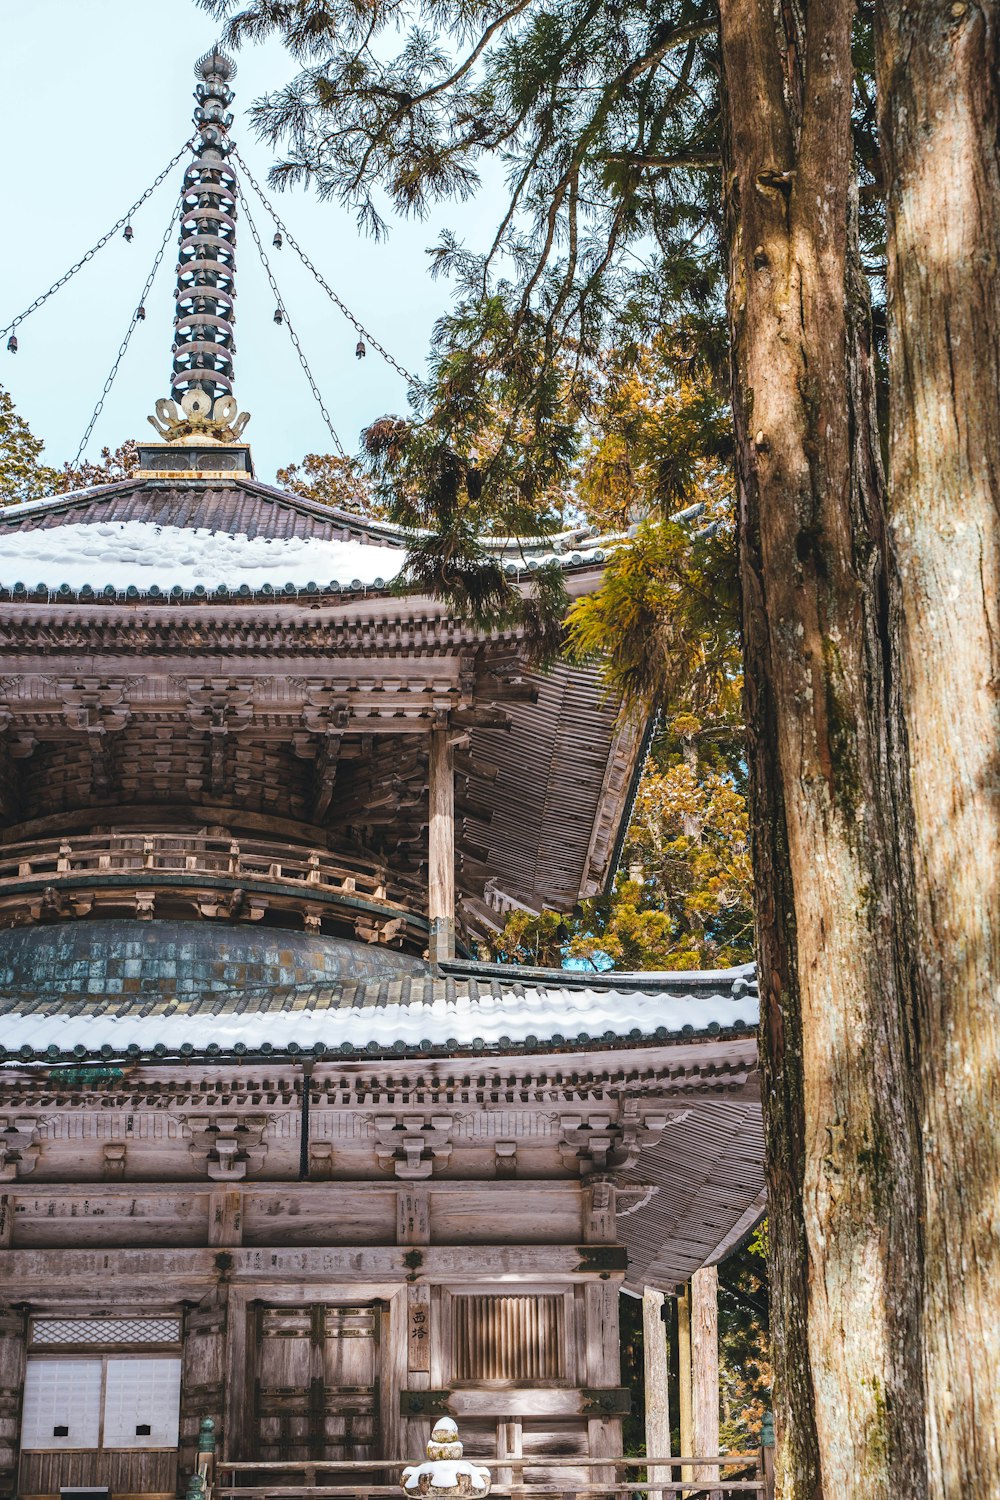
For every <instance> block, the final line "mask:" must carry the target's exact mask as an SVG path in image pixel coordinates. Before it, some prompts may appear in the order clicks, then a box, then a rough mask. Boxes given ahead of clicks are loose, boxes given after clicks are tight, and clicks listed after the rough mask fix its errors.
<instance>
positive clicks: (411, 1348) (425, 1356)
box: [406, 1281, 431, 1371]
mask: <svg viewBox="0 0 1000 1500" xmlns="http://www.w3.org/2000/svg"><path fill="white" fill-rule="evenodd" d="M406 1311H407V1338H406V1342H407V1365H408V1368H409V1369H410V1370H411V1371H414V1370H416V1371H421V1370H422V1371H429V1370H430V1367H431V1289H430V1287H429V1286H428V1285H427V1283H426V1282H419V1281H418V1282H411V1283H410V1285H409V1286H408V1287H407V1289H406Z"/></svg>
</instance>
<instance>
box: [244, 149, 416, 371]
mask: <svg viewBox="0 0 1000 1500" xmlns="http://www.w3.org/2000/svg"><path fill="white" fill-rule="evenodd" d="M233 156H234V157H235V158H236V160H237V161H238V162H239V164H240V168H241V169H242V172H243V176H244V177H245V178H246V180H247V182H249V184H250V186H251V187H252V188H253V190H254V192H255V193H256V194H257V197H258V198H259V199H260V201H261V203H262V204H263V205H264V207H265V209H266V210H267V212H268V213H269V214H270V215H271V218H272V219H273V220H274V224H275V228H276V229H277V230H278V232H279V234H281V235H282V237H283V238H284V239H286V240H287V241H288V243H289V244H290V245H291V247H292V249H293V250H294V251H295V253H296V255H297V256H298V257H299V260H300V261H301V262H302V264H303V265H304V266H305V268H306V270H307V271H308V272H309V273H310V275H311V276H313V277H314V279H315V280H316V281H318V282H319V285H320V286H321V287H322V288H323V290H324V292H325V293H326V295H327V296H328V297H329V298H330V301H331V302H332V303H333V304H334V305H335V306H336V307H338V308H339V309H340V311H341V312H342V313H343V315H344V317H345V318H346V319H347V321H348V322H349V323H351V324H353V326H354V328H355V329H356V330H357V332H358V334H359V335H360V336H361V338H362V339H364V340H365V342H366V343H369V344H371V346H372V348H373V349H375V350H377V351H378V353H379V354H381V356H382V358H383V359H384V360H385V362H386V364H387V365H390V366H391V367H392V369H394V370H395V371H396V374H397V375H402V377H403V379H404V380H405V381H406V383H407V385H408V386H419V385H420V381H419V380H418V379H417V378H416V376H415V375H411V374H410V372H409V370H407V369H406V368H405V366H403V365H401V364H400V363H399V360H398V359H393V357H392V355H391V354H390V353H389V351H388V349H386V348H385V347H384V346H383V345H382V344H380V343H379V341H378V339H377V338H375V337H373V335H372V334H370V333H369V332H368V329H367V328H365V326H364V324H362V323H360V322H359V321H358V319H357V318H356V317H355V316H354V314H353V313H352V312H351V309H350V308H349V307H348V306H347V305H346V304H345V303H344V302H342V301H341V300H340V298H339V297H338V296H337V293H336V292H335V291H334V290H333V287H332V286H330V284H329V282H328V281H327V280H326V278H325V277H324V276H323V274H322V272H321V271H319V270H317V268H316V267H315V266H314V265H313V263H312V261H311V260H310V259H309V257H308V255H307V254H306V252H305V251H304V250H303V249H302V246H301V245H300V244H299V242H298V240H297V239H296V238H295V236H294V235H293V234H292V232H291V230H290V229H289V228H288V226H287V225H286V224H285V223H284V221H283V220H282V219H280V218H279V217H278V212H277V209H276V208H275V207H274V204H273V203H271V202H270V201H269V199H268V198H267V197H265V194H264V189H263V188H262V187H261V185H260V183H259V182H258V181H257V179H256V177H255V176H254V175H253V173H252V172H251V170H250V168H249V167H248V166H247V164H246V162H245V161H244V160H243V158H242V156H241V155H240V153H239V151H238V149H237V148H236V147H235V146H234V147H233Z"/></svg>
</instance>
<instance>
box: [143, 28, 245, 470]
mask: <svg viewBox="0 0 1000 1500" xmlns="http://www.w3.org/2000/svg"><path fill="white" fill-rule="evenodd" d="M194 72H195V77H196V78H197V79H198V86H197V88H196V89H195V91H194V96H195V99H196V101H197V107H196V108H195V112H194V123H195V126H196V128H197V131H198V134H197V137H196V139H195V143H194V160H193V161H192V162H191V164H190V166H189V167H188V169H187V171H186V172H185V174H184V184H183V187H182V189H181V201H180V250H179V254H178V260H177V290H176V291H175V292H174V298H175V300H176V303H177V311H176V314H175V316H174V343H173V356H174V366H173V374H172V375H171V379H170V395H171V398H172V399H171V400H170V401H158V402H157V403H156V416H155V417H150V419H149V420H150V421H151V422H152V424H153V426H154V427H155V428H156V429H157V431H158V432H159V433H160V434H161V436H163V437H165V438H166V439H167V441H168V442H178V441H181V442H183V441H199V442H200V441H203V440H204V439H205V438H214V439H215V440H216V441H218V442H225V441H227V440H228V441H234V440H235V439H236V438H238V437H239V435H240V433H241V432H242V430H243V427H244V426H245V425H246V421H247V417H246V414H245V413H244V414H242V415H241V416H240V417H239V419H238V420H237V406H236V402H235V400H234V399H233V394H232V390H233V355H234V354H235V352H236V345H235V343H234V341H233V320H234V310H233V299H234V297H235V296H236V290H235V286H234V282H235V277H236V191H237V190H236V175H235V173H234V172H233V169H232V167H231V166H230V165H229V161H228V158H229V154H230V152H231V151H232V149H233V147H232V142H231V141H230V139H229V127H230V126H231V125H232V123H233V117H232V115H231V114H229V112H228V107H229V105H230V104H231V103H232V102H233V91H232V89H231V88H230V87H229V81H230V79H231V78H234V77H235V76H236V64H235V63H234V62H233V60H232V59H231V58H229V57H227V56H226V54H225V53H224V52H221V51H220V50H219V48H218V47H213V49H212V51H211V52H206V53H205V56H204V57H202V58H199V59H198V62H197V63H196V64H195V69H194Z"/></svg>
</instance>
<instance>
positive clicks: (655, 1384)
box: [642, 1286, 672, 1500]
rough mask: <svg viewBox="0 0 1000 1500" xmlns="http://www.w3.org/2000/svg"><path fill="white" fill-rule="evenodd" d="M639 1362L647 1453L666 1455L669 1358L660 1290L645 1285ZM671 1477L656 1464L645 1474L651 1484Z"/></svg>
mask: <svg viewBox="0 0 1000 1500" xmlns="http://www.w3.org/2000/svg"><path fill="white" fill-rule="evenodd" d="M642 1363H643V1374H644V1377H645V1387H646V1455H647V1457H648V1456H649V1455H650V1454H651V1455H652V1456H653V1457H654V1458H669V1457H670V1393H669V1390H668V1387H667V1379H668V1376H669V1361H668V1359H667V1330H666V1329H665V1328H664V1326H663V1293H662V1292H655V1291H653V1289H652V1288H651V1287H648V1286H647V1287H644V1288H643V1291H642ZM671 1477H672V1475H671V1471H670V1470H669V1469H665V1468H658V1467H656V1466H655V1465H654V1466H653V1467H652V1468H650V1469H649V1471H648V1473H647V1479H648V1481H649V1483H650V1484H653V1483H654V1482H655V1481H661V1482H665V1483H669V1482H670V1480H671ZM661 1496H662V1491H657V1490H651V1491H650V1500H657V1497H661Z"/></svg>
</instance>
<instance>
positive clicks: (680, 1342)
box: [677, 1285, 694, 1484]
mask: <svg viewBox="0 0 1000 1500" xmlns="http://www.w3.org/2000/svg"><path fill="white" fill-rule="evenodd" d="M677 1386H678V1390H677V1405H678V1408H679V1412H678V1415H679V1417H680V1424H681V1434H680V1436H681V1452H682V1453H693V1452H694V1428H693V1424H692V1419H691V1396H692V1393H691V1288H690V1286H687V1285H686V1286H685V1287H684V1289H683V1290H682V1292H681V1294H680V1296H679V1297H678V1298H677ZM692 1477H693V1471H692V1469H691V1466H690V1464H687V1465H685V1467H684V1468H683V1469H682V1470H681V1479H682V1480H684V1481H686V1482H687V1483H689V1484H690V1482H691V1479H692Z"/></svg>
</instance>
